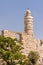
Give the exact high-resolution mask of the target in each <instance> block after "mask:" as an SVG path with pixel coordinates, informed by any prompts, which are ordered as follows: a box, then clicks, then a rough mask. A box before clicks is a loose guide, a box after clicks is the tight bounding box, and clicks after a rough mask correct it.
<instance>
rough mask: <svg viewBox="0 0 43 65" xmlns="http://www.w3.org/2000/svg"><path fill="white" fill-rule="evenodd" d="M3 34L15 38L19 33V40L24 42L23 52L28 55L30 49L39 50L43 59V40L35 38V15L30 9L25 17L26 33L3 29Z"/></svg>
mask: <svg viewBox="0 0 43 65" xmlns="http://www.w3.org/2000/svg"><path fill="white" fill-rule="evenodd" d="M2 35H3V36H6V37H11V38H13V39H14V38H16V35H19V40H21V41H22V42H23V47H24V49H23V50H22V52H23V53H24V54H25V55H28V53H29V52H30V51H38V52H39V55H40V58H41V59H43V40H39V39H38V40H37V39H35V38H34V33H33V17H32V16H31V11H30V10H27V11H26V15H25V17H24V33H20V32H11V31H8V30H4V31H2ZM39 60H40V59H39Z"/></svg>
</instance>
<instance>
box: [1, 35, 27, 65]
mask: <svg viewBox="0 0 43 65" xmlns="http://www.w3.org/2000/svg"><path fill="white" fill-rule="evenodd" d="M22 45H23V44H22V43H21V42H20V41H18V40H17V39H12V38H10V37H4V36H0V58H2V59H3V60H4V61H5V62H6V65H17V64H20V65H24V64H25V63H24V61H25V58H26V56H25V55H23V54H22V53H21V49H23V47H22ZM3 65H4V64H3Z"/></svg>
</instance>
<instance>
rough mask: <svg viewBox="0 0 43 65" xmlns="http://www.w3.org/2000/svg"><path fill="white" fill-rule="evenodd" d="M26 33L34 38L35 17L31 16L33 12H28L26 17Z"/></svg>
mask: <svg viewBox="0 0 43 65" xmlns="http://www.w3.org/2000/svg"><path fill="white" fill-rule="evenodd" d="M24 32H25V33H26V34H27V35H32V36H33V17H32V16H31V11H30V10H27V11H26V15H25V17H24Z"/></svg>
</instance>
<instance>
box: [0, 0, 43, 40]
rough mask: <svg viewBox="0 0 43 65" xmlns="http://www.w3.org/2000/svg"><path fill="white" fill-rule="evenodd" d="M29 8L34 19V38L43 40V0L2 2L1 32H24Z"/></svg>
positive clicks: (10, 0)
mask: <svg viewBox="0 0 43 65" xmlns="http://www.w3.org/2000/svg"><path fill="white" fill-rule="evenodd" d="M27 8H29V9H30V10H31V12H32V16H33V17H34V21H33V24H34V36H35V37H36V38H40V39H43V0H0V31H1V30H3V29H4V30H5V29H7V30H12V31H18V32H24V16H25V12H26V10H27Z"/></svg>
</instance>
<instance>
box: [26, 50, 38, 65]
mask: <svg viewBox="0 0 43 65" xmlns="http://www.w3.org/2000/svg"><path fill="white" fill-rule="evenodd" d="M28 58H29V62H28V63H27V65H35V64H36V62H37V60H38V58H39V53H38V52H36V51H31V52H30V53H29V55H28Z"/></svg>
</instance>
